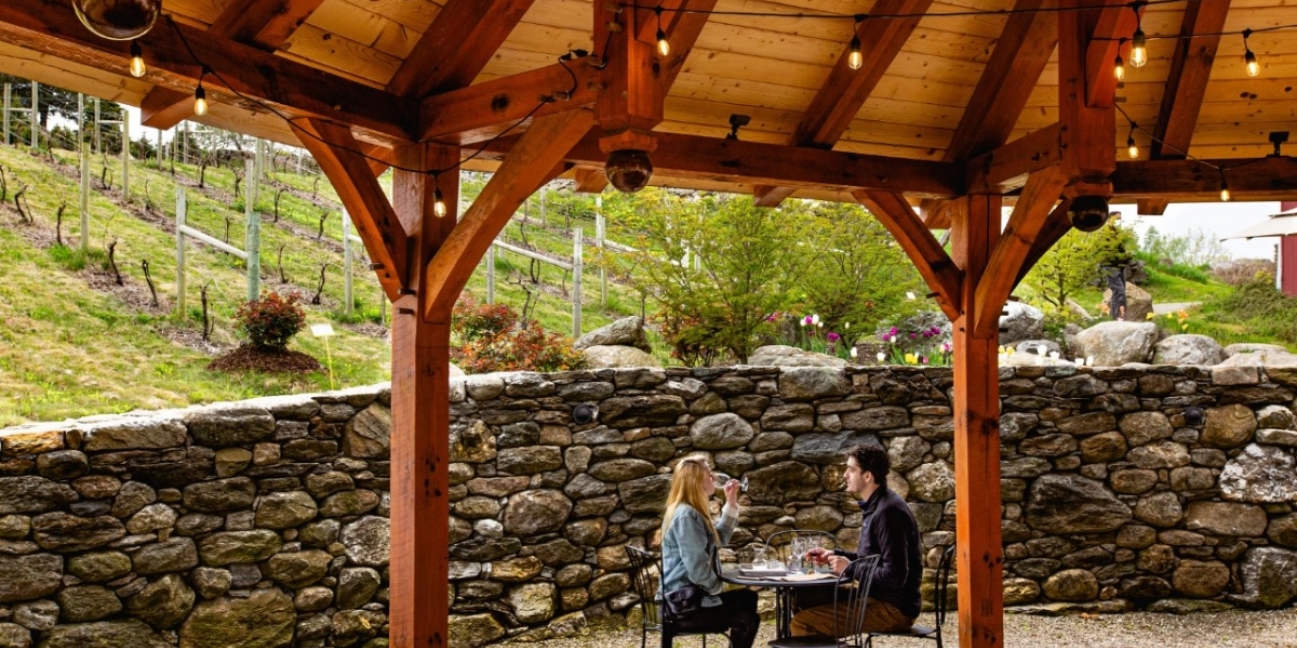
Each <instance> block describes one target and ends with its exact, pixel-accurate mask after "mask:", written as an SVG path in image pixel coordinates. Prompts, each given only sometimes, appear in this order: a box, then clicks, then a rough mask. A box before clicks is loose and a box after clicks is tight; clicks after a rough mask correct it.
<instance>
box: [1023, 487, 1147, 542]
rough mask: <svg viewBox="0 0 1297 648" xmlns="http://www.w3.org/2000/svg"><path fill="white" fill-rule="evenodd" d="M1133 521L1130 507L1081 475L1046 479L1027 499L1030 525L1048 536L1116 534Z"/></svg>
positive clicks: (1033, 489)
mask: <svg viewBox="0 0 1297 648" xmlns="http://www.w3.org/2000/svg"><path fill="white" fill-rule="evenodd" d="M1130 518H1131V512H1130V507H1128V506H1126V505H1125V504H1122V503H1121V501H1120V500H1118V499H1117V497H1116V496H1115V495H1113V493H1112V491H1109V490H1108V489H1107V488H1104V486H1103V483H1102V482H1098V481H1094V480H1092V479H1086V478H1084V477H1081V476H1078V475H1042V476H1041V477H1040V478H1039V479H1037V480H1036V481H1035V483H1033V484H1032V485H1031V490H1030V492H1029V493H1028V495H1027V505H1026V520H1027V524H1029V525H1031V527H1032V528H1034V529H1037V530H1040V531H1044V532H1045V533H1064V534H1072V533H1104V532H1108V531H1116V530H1117V529H1119V528H1121V526H1122V525H1123V524H1125V523H1126V522H1129V521H1130Z"/></svg>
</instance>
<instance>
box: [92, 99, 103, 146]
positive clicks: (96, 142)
mask: <svg viewBox="0 0 1297 648" xmlns="http://www.w3.org/2000/svg"><path fill="white" fill-rule="evenodd" d="M103 150H104V147H103V142H101V141H100V140H99V97H95V149H94V151H95V154H96V155H98V154H99V152H100V151H103Z"/></svg>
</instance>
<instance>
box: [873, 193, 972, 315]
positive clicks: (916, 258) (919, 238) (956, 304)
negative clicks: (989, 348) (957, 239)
mask: <svg viewBox="0 0 1297 648" xmlns="http://www.w3.org/2000/svg"><path fill="white" fill-rule="evenodd" d="M851 195H852V196H853V197H855V199H856V200H857V201H859V202H860V204H862V205H864V206H865V208H866V209H868V210H869V211H870V213H872V214H873V215H874V217H875V218H877V219H878V222H880V223H882V224H883V226H884V227H886V228H887V231H889V232H891V233H892V236H894V237H896V242H897V243H899V244H900V246H901V249H902V250H905V253H906V254H907V255H909V257H910V260H911V261H913V262H914V266H915V267H916V268H918V270H919V274H920V275H921V276H922V277H923V280H924V281H925V282H927V284H928V287H929V288H931V289H932V291H933V292H935V293H937V295H936V297H937V304H938V305H939V306H941V311H942V312H943V313H945V314H946V317H949V318H950V321H952V322H953V321H955V320H957V319H959V315H960V312H961V311H962V310H963V307H962V304H960V299H959V285H960V283H961V282H962V281H963V274H962V273H961V272H960V271H959V268H957V267H955V263H954V262H953V261H951V259H950V255H948V254H946V251H945V250H944V249H942V248H941V244H940V243H938V242H937V239H936V237H934V236H933V235H932V232H931V231H929V230H928V228H927V227H924V225H923V223H922V221H920V220H919V216H918V215H917V214H915V213H914V209H913V208H912V207H910V203H909V202H908V201H906V200H905V197H904V196H902V195H901V194H898V193H891V192H887V191H864V190H861V191H855V192H853V193H852V194H851Z"/></svg>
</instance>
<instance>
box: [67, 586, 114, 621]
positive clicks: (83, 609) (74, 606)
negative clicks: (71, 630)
mask: <svg viewBox="0 0 1297 648" xmlns="http://www.w3.org/2000/svg"><path fill="white" fill-rule="evenodd" d="M58 602H59V607H60V608H61V609H62V610H63V621H64V622H65V623H84V622H86V621H98V620H100V619H102V618H104V617H108V616H112V615H114V614H117V613H118V612H121V611H122V602H121V600H120V599H118V598H117V595H116V594H113V593H112V591H111V590H109V589H107V588H105V587H101V586H99V585H76V586H73V587H66V588H64V589H63V591H61V592H59V595H58Z"/></svg>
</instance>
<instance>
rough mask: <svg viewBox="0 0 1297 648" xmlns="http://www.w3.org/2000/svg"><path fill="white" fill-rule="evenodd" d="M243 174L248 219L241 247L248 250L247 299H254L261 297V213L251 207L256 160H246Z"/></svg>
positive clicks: (244, 210) (244, 204) (244, 198)
mask: <svg viewBox="0 0 1297 648" xmlns="http://www.w3.org/2000/svg"><path fill="white" fill-rule="evenodd" d="M244 168H245V169H246V171H244V174H245V175H246V177H247V178H248V183H247V186H246V187H245V188H244V190H243V191H244V194H243V213H244V214H245V215H246V217H247V219H248V223H247V245H245V246H244V248H243V249H245V250H247V252H248V301H255V300H256V299H257V298H259V297H261V214H258V213H257V210H256V209H254V208H253V204H252V201H253V200H254V196H255V195H256V192H255V191H253V187H254V186H255V184H256V183H255V182H253V181H252V178H254V177H256V173H257V171H256V168H257V162H256V160H252V159H250V160H248V161H247V162H246V166H245V167H244Z"/></svg>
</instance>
